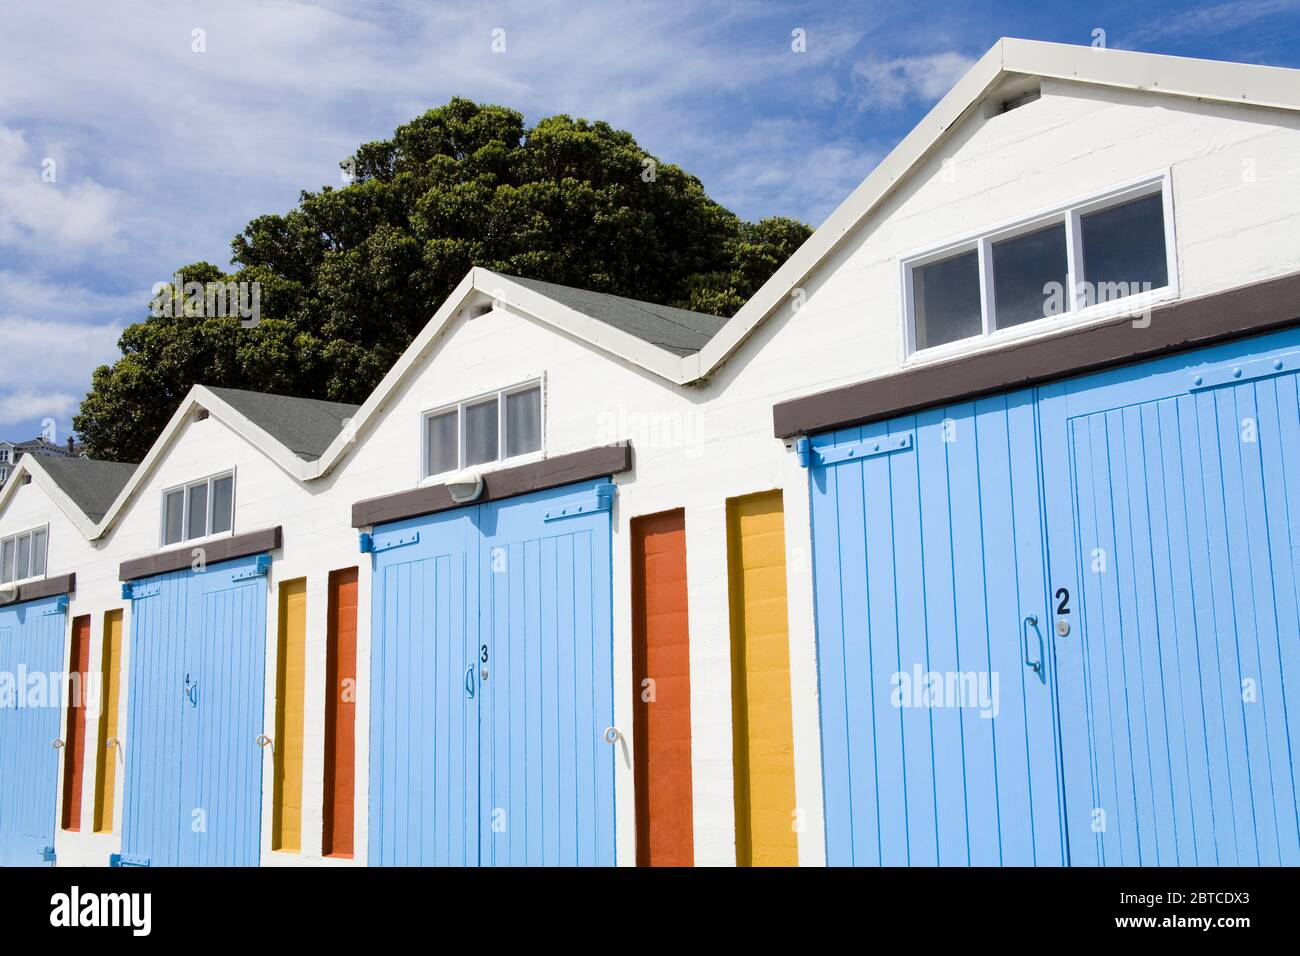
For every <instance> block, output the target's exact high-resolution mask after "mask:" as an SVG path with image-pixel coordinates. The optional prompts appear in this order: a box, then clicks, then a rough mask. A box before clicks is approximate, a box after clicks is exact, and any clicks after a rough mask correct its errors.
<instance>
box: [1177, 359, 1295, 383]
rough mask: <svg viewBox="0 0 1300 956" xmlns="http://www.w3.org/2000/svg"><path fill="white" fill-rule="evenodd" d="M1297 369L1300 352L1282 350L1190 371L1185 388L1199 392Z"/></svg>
mask: <svg viewBox="0 0 1300 956" xmlns="http://www.w3.org/2000/svg"><path fill="white" fill-rule="evenodd" d="M1297 371H1300V352H1283V353H1282V354H1281V355H1266V356H1264V358H1257V359H1250V360H1249V361H1245V362H1237V363H1236V364H1234V365H1220V366H1218V367H1217V368H1211V369H1202V370H1201V371H1199V372H1192V373H1191V374H1190V375H1188V377H1187V379H1188V381H1187V390H1188V391H1189V392H1199V391H1202V390H1203V389H1207V388H1217V387H1218V386H1220V385H1233V384H1236V383H1237V382H1249V381H1251V380H1252V379H1257V378H1269V377H1271V376H1273V375H1283V374H1286V373H1288V372H1297Z"/></svg>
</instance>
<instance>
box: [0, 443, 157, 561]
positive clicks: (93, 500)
mask: <svg viewBox="0 0 1300 956" xmlns="http://www.w3.org/2000/svg"><path fill="white" fill-rule="evenodd" d="M134 472H135V466H134V465H119V464H117V463H116V462H111V461H94V460H92V459H89V458H56V457H51V456H46V455H24V456H23V457H22V459H21V460H20V461H19V462H18V464H17V466H16V467H15V468H14V470H13V473H12V474H10V476H9V480H8V481H6V482H5V484H4V487H3V488H0V512H3V510H4V509H5V508H6V507H7V506H8V504H9V501H10V499H11V498H13V496H14V495H16V494H17V493H18V489H19V488H21V487H22V486H23V485H25V484H27V480H26V479H27V478H29V477H30V479H31V483H32V484H34V485H36V486H37V487H38V488H40V489H41V491H43V492H44V493H45V495H46V497H48V498H49V499H50V500H51V501H52V502H54V504H55V505H56V506H58V508H59V510H60V511H62V512H63V513H64V515H65V516H66V517H67V518H68V520H69V521H71V522H72V523H73V524H74V525H75V526H76V528H77V530H78V531H80V532H81V533H82V535H83V536H84V537H85V538H86V540H88V541H89V540H93V539H94V538H96V537H98V535H99V525H100V523H101V522H102V520H103V518H104V515H105V514H106V513H107V512H108V511H109V510H110V509H111V507H112V504H113V502H114V501H115V499H116V497H117V496H118V494H119V492H120V490H121V489H122V488H123V487H124V486H125V485H126V484H127V483H128V482H129V481H130V479H131V475H132V474H133V473H134Z"/></svg>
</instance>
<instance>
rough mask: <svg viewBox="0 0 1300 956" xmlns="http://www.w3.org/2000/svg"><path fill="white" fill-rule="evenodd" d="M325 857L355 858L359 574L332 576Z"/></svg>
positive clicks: (353, 570) (348, 571)
mask: <svg viewBox="0 0 1300 956" xmlns="http://www.w3.org/2000/svg"><path fill="white" fill-rule="evenodd" d="M325 687H326V694H327V696H326V699H325V808H324V811H325V813H324V815H325V832H324V842H323V845H322V852H323V853H324V854H325V855H326V856H338V857H351V856H352V848H353V825H352V822H353V817H354V808H355V805H356V796H355V794H356V699H357V569H356V568H345V569H343V570H341V571H331V572H330V582H329V646H328V648H327V650H326V662H325Z"/></svg>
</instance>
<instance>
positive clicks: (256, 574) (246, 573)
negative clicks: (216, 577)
mask: <svg viewBox="0 0 1300 956" xmlns="http://www.w3.org/2000/svg"><path fill="white" fill-rule="evenodd" d="M270 573H271V556H270V555H269V554H259V555H258V556H257V560H256V561H254V562H253V566H252V567H251V568H243V569H242V570H239V571H236V572H235V573H234V574H232V575H231V576H230V580H232V581H247V580H248V579H249V578H264V577H266V576H267V575H268V574H270Z"/></svg>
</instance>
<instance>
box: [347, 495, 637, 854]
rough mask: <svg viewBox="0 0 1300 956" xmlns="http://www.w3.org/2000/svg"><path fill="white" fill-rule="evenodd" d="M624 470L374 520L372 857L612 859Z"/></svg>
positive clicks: (371, 730)
mask: <svg viewBox="0 0 1300 956" xmlns="http://www.w3.org/2000/svg"><path fill="white" fill-rule="evenodd" d="M611 487H612V486H608V485H602V484H598V483H596V482H591V483H585V484H581V485H572V486H568V487H566V488H562V489H558V490H555V491H547V492H539V493H537V494H533V495H527V496H522V497H519V498H514V499H510V500H508V501H503V502H497V503H492V504H486V505H471V506H468V507H465V508H459V509H456V510H454V511H451V512H446V513H444V514H439V515H433V516H429V517H424V518H415V519H410V520H407V521H400V522H394V523H392V524H388V525H384V526H381V527H377V528H375V530H374V533H373V535H372V536H371V542H372V544H371V547H372V548H373V551H374V577H373V582H374V584H373V589H372V595H371V601H372V649H371V686H372V689H373V693H372V700H373V701H374V704H373V706H372V708H371V728H370V808H369V821H370V824H369V831H370V835H369V841H370V842H369V859H370V863H371V865H375V866H377V865H438V866H442V865H452V866H475V865H479V864H483V865H507V864H528V865H533V864H536V865H541V864H547V863H553V864H554V863H558V864H569V865H577V864H612V863H613V862H614V799H613V776H614V765H613V757H614V753H613V747H612V746H610V745H609V744H606V743H604V742H603V739H602V736H603V734H604V731H605V729H606V728H607V727H609V726H610V724H611V723H612V722H613V662H612V646H613V624H612V618H611V613H610V591H611V587H612V577H611V566H610V521H609V511H608V508H609V503H610V500H611V498H610V493H609V489H610V488H611ZM598 489H599V490H600V493H599V494H598Z"/></svg>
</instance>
